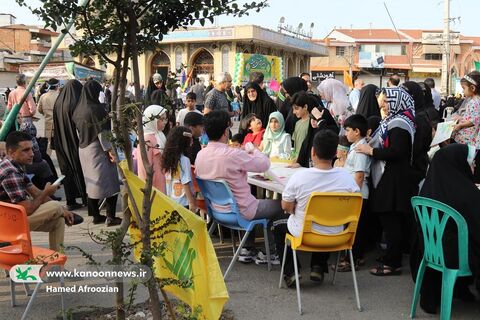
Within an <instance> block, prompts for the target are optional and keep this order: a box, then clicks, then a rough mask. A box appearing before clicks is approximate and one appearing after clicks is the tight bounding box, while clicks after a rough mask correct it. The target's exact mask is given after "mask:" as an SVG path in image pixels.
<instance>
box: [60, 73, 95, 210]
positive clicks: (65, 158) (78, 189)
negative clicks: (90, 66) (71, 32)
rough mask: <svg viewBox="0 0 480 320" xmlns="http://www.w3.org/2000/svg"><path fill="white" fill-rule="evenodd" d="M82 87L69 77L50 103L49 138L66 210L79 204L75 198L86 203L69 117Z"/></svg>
mask: <svg viewBox="0 0 480 320" xmlns="http://www.w3.org/2000/svg"><path fill="white" fill-rule="evenodd" d="M82 87H83V86H82V84H81V83H80V82H79V81H78V80H69V81H68V82H67V83H66V84H65V86H64V87H63V89H62V91H61V92H60V94H59V96H58V98H57V100H56V101H55V105H54V107H53V125H54V128H55V134H54V135H53V142H54V146H55V153H56V155H57V159H58V165H59V167H60V171H61V172H62V174H63V175H64V176H65V180H64V182H63V186H64V188H65V196H66V198H67V208H68V209H69V210H74V209H78V208H79V207H80V206H81V205H79V204H78V203H77V202H76V198H82V203H83V205H86V204H87V191H86V189H85V180H84V177H83V173H82V165H81V164H80V158H79V156H78V134H77V127H76V126H75V123H74V121H73V119H72V116H73V112H74V111H75V108H76V107H77V104H78V101H79V100H80V94H81V93H82Z"/></svg>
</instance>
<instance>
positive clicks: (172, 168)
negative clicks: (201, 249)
mask: <svg viewBox="0 0 480 320" xmlns="http://www.w3.org/2000/svg"><path fill="white" fill-rule="evenodd" d="M191 144H192V132H191V131H190V130H189V129H188V128H185V127H175V128H173V129H172V130H171V131H170V133H169V134H168V137H167V142H166V144H165V152H164V153H163V154H162V167H163V170H164V171H165V177H166V180H167V195H168V196H169V197H170V198H172V199H173V200H175V201H176V202H177V203H178V204H180V205H182V206H184V207H186V208H188V209H190V211H192V212H195V211H196V210H197V206H196V203H195V197H194V194H195V193H194V190H193V182H192V173H191V170H192V169H191V165H190V159H188V157H187V156H186V153H187V151H188V148H189V147H190V145H191Z"/></svg>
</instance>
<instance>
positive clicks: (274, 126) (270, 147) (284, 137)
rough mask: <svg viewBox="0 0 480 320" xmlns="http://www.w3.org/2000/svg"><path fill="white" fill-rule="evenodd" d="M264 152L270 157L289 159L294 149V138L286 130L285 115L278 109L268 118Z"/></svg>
mask: <svg viewBox="0 0 480 320" xmlns="http://www.w3.org/2000/svg"><path fill="white" fill-rule="evenodd" d="M260 149H261V150H262V152H263V153H265V154H266V155H267V156H269V157H279V158H284V159H288V158H289V157H290V152H291V149H292V139H291V138H290V135H289V134H288V133H286V132H285V121H284V119H283V115H282V114H281V113H280V112H278V111H276V112H272V113H271V114H270V117H269V118H268V128H267V129H266V131H265V134H264V136H263V142H262V146H261V147H260Z"/></svg>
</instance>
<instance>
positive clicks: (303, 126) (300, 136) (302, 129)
mask: <svg viewBox="0 0 480 320" xmlns="http://www.w3.org/2000/svg"><path fill="white" fill-rule="evenodd" d="M309 125H310V119H308V118H307V119H306V120H302V119H300V120H298V121H297V123H296V124H295V130H294V131H293V136H292V140H293V143H294V144H295V152H296V154H298V153H299V152H300V148H301V147H302V143H303V140H305V138H306V137H307V133H308V126H309Z"/></svg>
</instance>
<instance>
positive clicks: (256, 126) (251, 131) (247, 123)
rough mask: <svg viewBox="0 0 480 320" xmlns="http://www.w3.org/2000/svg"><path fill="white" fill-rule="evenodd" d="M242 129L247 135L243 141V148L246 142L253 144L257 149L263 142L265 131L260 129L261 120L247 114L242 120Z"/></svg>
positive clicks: (251, 114) (252, 114)
mask: <svg viewBox="0 0 480 320" xmlns="http://www.w3.org/2000/svg"><path fill="white" fill-rule="evenodd" d="M242 128H243V129H244V130H247V132H248V133H247V135H246V136H245V138H244V139H243V144H242V145H243V146H245V144H247V143H248V142H251V143H253V144H254V145H255V146H256V147H257V148H258V147H260V145H261V144H262V140H263V134H264V133H265V129H264V128H263V127H262V120H260V119H258V118H257V116H256V115H255V114H254V113H250V114H247V115H246V116H245V118H243V120H242Z"/></svg>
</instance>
